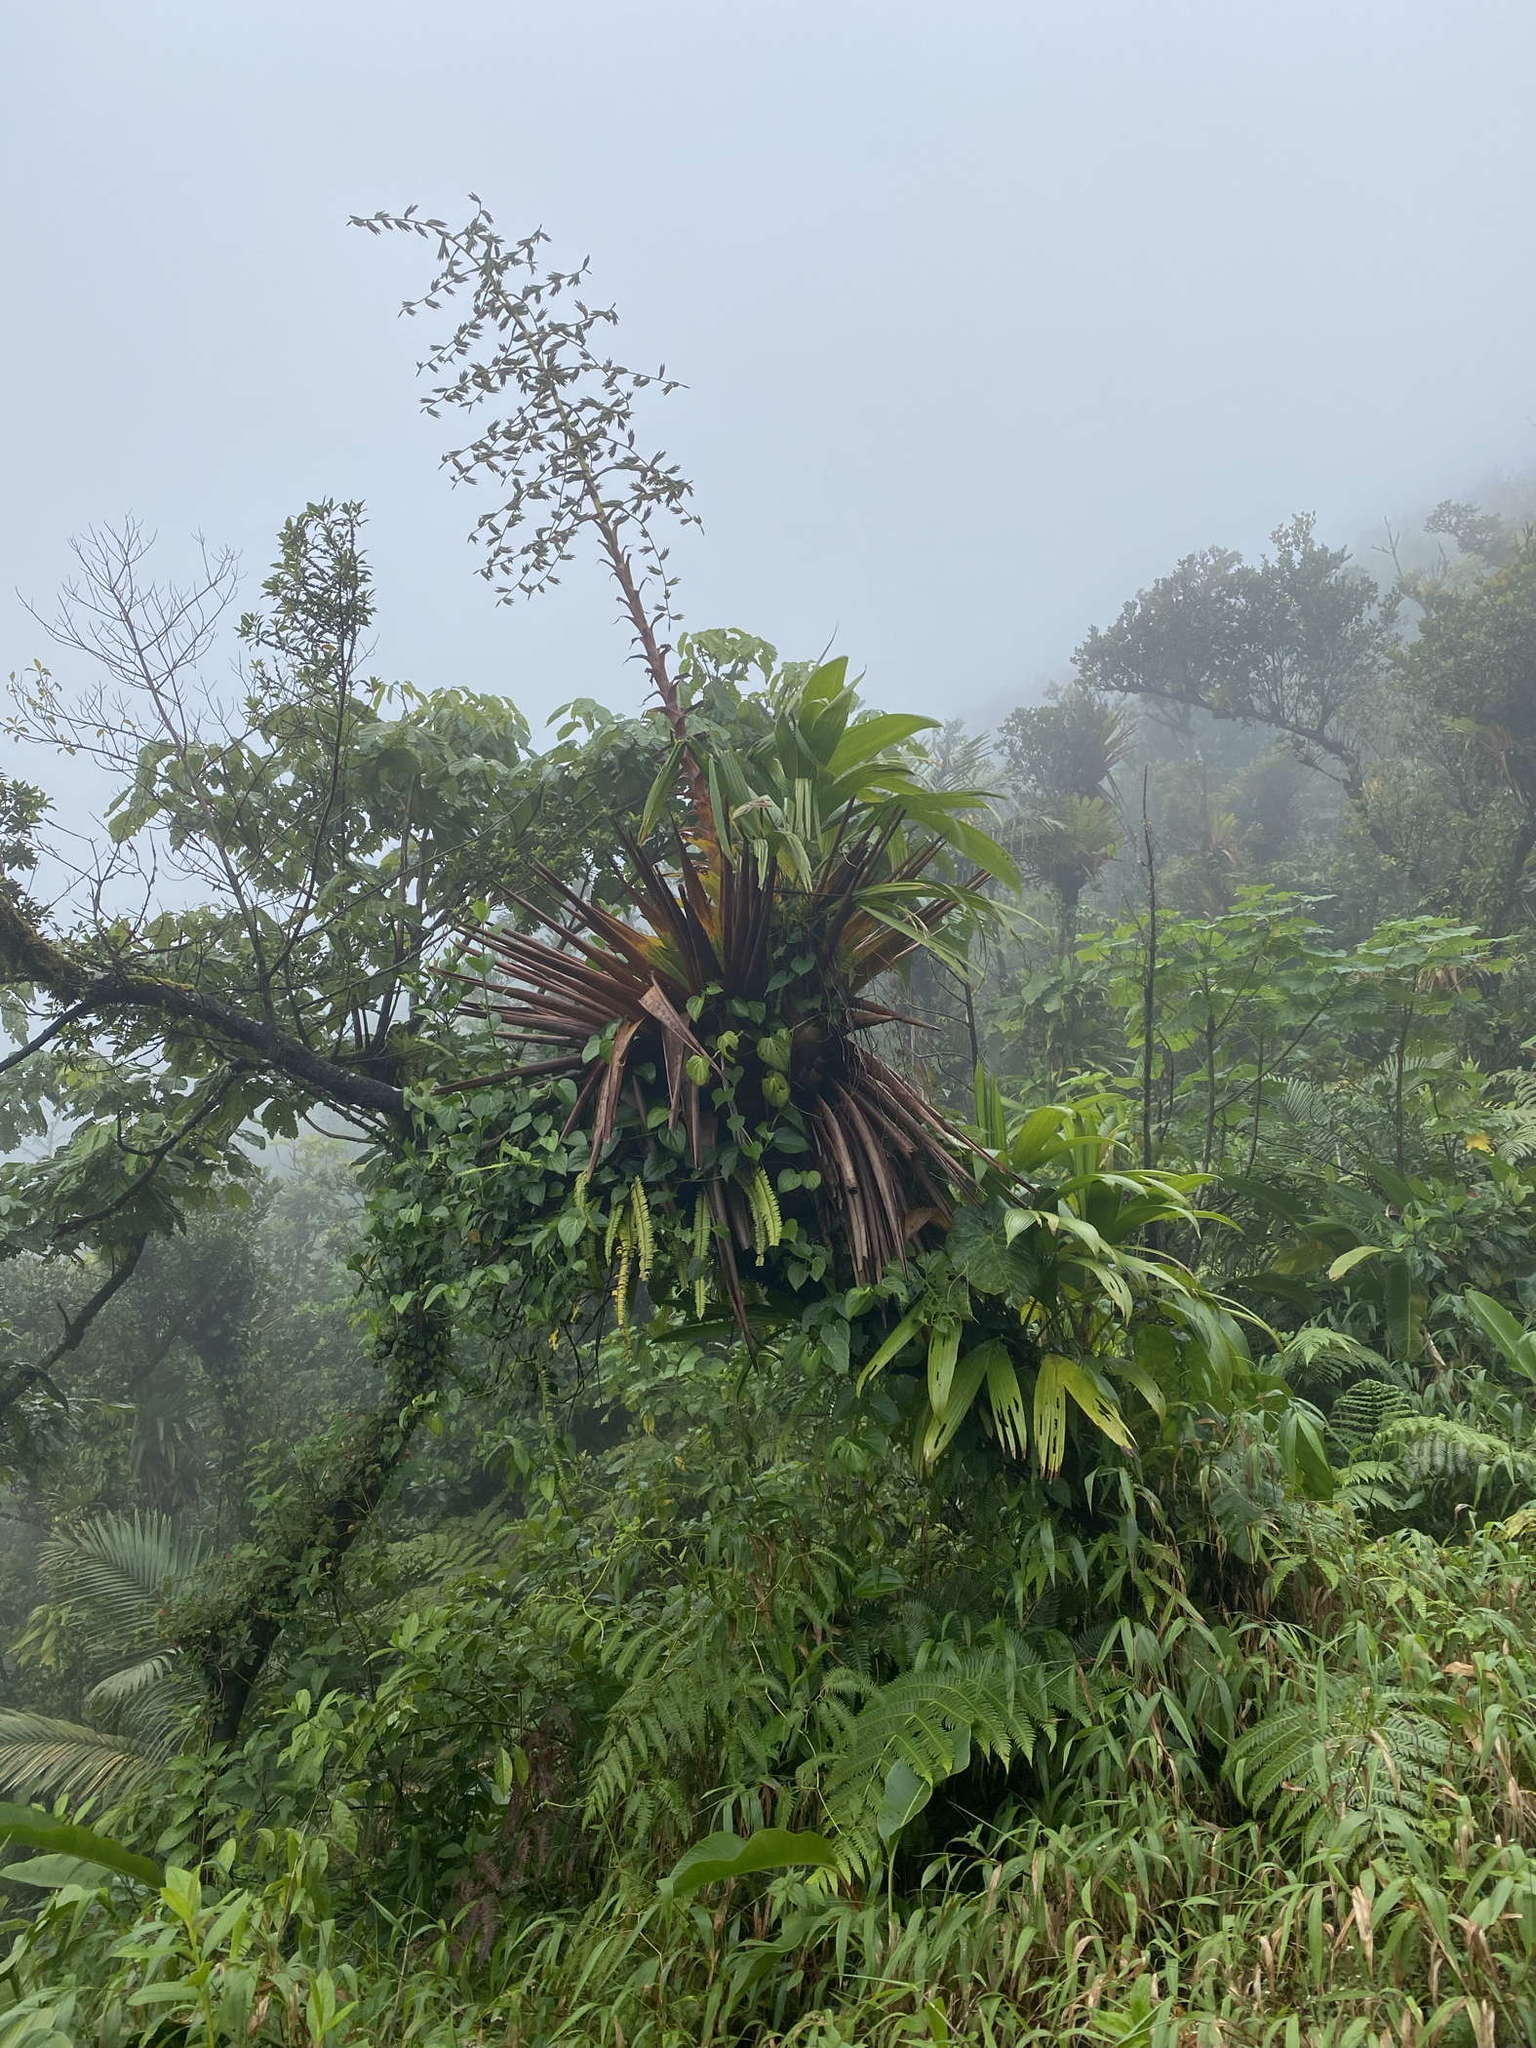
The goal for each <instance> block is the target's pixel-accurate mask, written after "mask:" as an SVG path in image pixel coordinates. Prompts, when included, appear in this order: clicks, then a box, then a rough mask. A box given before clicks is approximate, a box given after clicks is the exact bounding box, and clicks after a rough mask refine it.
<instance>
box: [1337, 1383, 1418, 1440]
mask: <svg viewBox="0 0 1536 2048" xmlns="http://www.w3.org/2000/svg"><path fill="white" fill-rule="evenodd" d="M1414 1406H1415V1404H1414V1399H1413V1396H1412V1395H1411V1394H1409V1393H1408V1392H1407V1390H1406V1389H1405V1388H1403V1387H1400V1386H1397V1385H1395V1384H1394V1383H1393V1382H1392V1381H1390V1380H1378V1379H1363V1380H1356V1381H1355V1383H1354V1385H1353V1386H1349V1387H1346V1388H1345V1389H1344V1391H1343V1393H1342V1394H1340V1396H1339V1397H1338V1399H1337V1400H1336V1401H1335V1402H1334V1404H1333V1407H1332V1408H1331V1409H1330V1410H1329V1413H1328V1427H1329V1429H1330V1431H1331V1432H1332V1434H1333V1435H1334V1436H1335V1437H1336V1438H1337V1439H1338V1441H1339V1442H1340V1443H1341V1444H1342V1445H1343V1447H1344V1449H1345V1450H1346V1451H1350V1452H1354V1451H1360V1450H1364V1448H1365V1447H1366V1445H1367V1444H1371V1443H1374V1441H1375V1439H1376V1438H1377V1436H1379V1434H1380V1433H1381V1431H1382V1430H1383V1429H1384V1428H1385V1426H1386V1425H1387V1424H1388V1423H1389V1422H1396V1421H1399V1420H1401V1419H1402V1418H1404V1417H1406V1416H1408V1415H1411V1414H1412V1413H1413V1412H1414Z"/></svg>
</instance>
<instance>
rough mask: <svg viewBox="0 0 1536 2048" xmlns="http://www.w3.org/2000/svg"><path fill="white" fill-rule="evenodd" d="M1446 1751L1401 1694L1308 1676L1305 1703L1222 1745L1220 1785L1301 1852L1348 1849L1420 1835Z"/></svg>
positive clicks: (1446, 1744) (1321, 1674)
mask: <svg viewBox="0 0 1536 2048" xmlns="http://www.w3.org/2000/svg"><path fill="white" fill-rule="evenodd" d="M1452 1749H1453V1741H1452V1737H1451V1735H1450V1733H1449V1732H1448V1731H1447V1730H1446V1729H1445V1728H1443V1727H1442V1726H1441V1725H1440V1724H1439V1723H1438V1722H1437V1721H1435V1720H1432V1719H1431V1718H1430V1717H1429V1716H1428V1715H1427V1714H1424V1713H1422V1712H1420V1711H1418V1710H1417V1708H1416V1706H1415V1705H1414V1703H1413V1698H1412V1695H1410V1694H1409V1693H1407V1692H1405V1691H1404V1690H1402V1689H1400V1688H1398V1687H1392V1686H1376V1685H1374V1684H1372V1683H1370V1682H1369V1681H1367V1680H1363V1679H1361V1678H1359V1677H1356V1676H1353V1675H1350V1676H1334V1675H1331V1674H1329V1673H1327V1672H1325V1671H1321V1670H1318V1671H1316V1672H1314V1673H1313V1675H1312V1694H1311V1697H1310V1698H1309V1699H1303V1700H1300V1701H1296V1702H1294V1703H1291V1704H1284V1705H1281V1706H1278V1707H1276V1708H1273V1709H1272V1710H1271V1711H1270V1712H1269V1713H1268V1714H1266V1715H1265V1716H1264V1717H1263V1718H1262V1719H1261V1720H1260V1721H1258V1722H1257V1723H1256V1724H1255V1725H1254V1726H1253V1727H1252V1728H1250V1729H1248V1730H1247V1731H1246V1732H1245V1733H1244V1734H1243V1735H1241V1736H1239V1737H1238V1739H1237V1740H1236V1741H1235V1742H1234V1743H1233V1744H1232V1746H1231V1749H1230V1750H1229V1752H1228V1756H1227V1777H1228V1779H1229V1781H1230V1783H1231V1785H1232V1788H1233V1790H1234V1792H1235V1793H1236V1794H1237V1796H1238V1797H1239V1799H1241V1800H1242V1801H1243V1803H1244V1805H1246V1806H1247V1807H1248V1808H1249V1809H1250V1810H1251V1811H1253V1812H1258V1813H1263V1812H1268V1813H1269V1814H1270V1815H1271V1817H1272V1819H1273V1821H1274V1822H1275V1823H1276V1824H1277V1825H1278V1826H1280V1827H1283V1828H1291V1829H1296V1830H1298V1831H1299V1832H1300V1833H1301V1834H1302V1836H1303V1839H1304V1841H1305V1843H1306V1845H1307V1847H1308V1848H1314V1849H1315V1848H1319V1847H1322V1846H1324V1845H1325V1844H1330V1845H1332V1846H1353V1845H1354V1843H1356V1842H1357V1841H1358V1840H1359V1839H1360V1838H1361V1837H1363V1836H1366V1835H1370V1834H1376V1835H1381V1834H1385V1833H1392V1832H1401V1831H1403V1830H1405V1829H1406V1830H1407V1831H1409V1832H1411V1833H1414V1834H1422V1833H1423V1832H1424V1830H1425V1828H1426V1827H1427V1825H1428V1823H1429V1820H1430V1817H1431V1806H1432V1800H1433V1795H1434V1790H1435V1787H1436V1786H1437V1784H1438V1783H1439V1782H1440V1781H1441V1780H1442V1779H1443V1778H1444V1776H1445V1774H1446V1772H1447V1770H1448V1769H1449V1766H1450V1763H1451V1755H1452Z"/></svg>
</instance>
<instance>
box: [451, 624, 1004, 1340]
mask: <svg viewBox="0 0 1536 2048" xmlns="http://www.w3.org/2000/svg"><path fill="white" fill-rule="evenodd" d="M757 708H758V710H759V712H760V714H761V715H760V716H759V717H758V718H757V719H756V725H757V728H758V730H757V732H756V735H755V736H754V737H749V738H747V739H745V740H742V739H740V738H739V737H738V736H737V735H736V734H734V733H733V734H732V735H731V737H730V738H729V739H727V738H725V737H722V736H721V735H720V733H719V730H718V728H716V727H713V726H709V725H707V724H706V725H702V727H701V729H700V730H696V731H695V730H681V731H680V730H678V728H677V726H676V725H675V724H674V744H673V745H672V747H671V748H670V750H669V752H668V755H667V757H666V760H665V761H664V763H663V766H662V769H661V773H660V774H659V776H658V777H657V780H656V783H655V786H654V788H653V790H652V792H651V797H650V800H649V802H648V804H647V806H646V811H645V815H644V817H643V818H642V819H641V820H640V821H639V826H638V829H637V830H636V831H635V832H632V833H631V832H621V833H619V835H618V838H619V843H620V844H621V845H622V848H623V859H622V862H617V861H616V863H615V868H616V890H617V893H616V895H615V894H614V892H613V891H612V890H610V891H609V892H607V893H608V894H609V895H610V897H611V898H612V900H613V902H614V904H615V906H616V907H607V906H606V905H604V904H600V903H598V902H596V901H594V900H592V898H591V897H590V896H584V895H582V894H580V893H579V892H578V891H576V890H574V889H572V888H571V887H569V886H568V884H567V883H565V882H564V881H562V880H561V879H560V878H559V877H557V876H555V875H553V874H551V873H549V872H548V871H541V873H540V877H539V879H540V881H541V883H542V884H543V886H544V889H545V890H546V891H547V892H548V898H549V903H553V904H556V905H558V906H559V907H558V909H556V910H554V911H553V912H552V911H551V909H550V908H549V904H548V903H546V905H545V906H543V907H536V906H535V905H534V904H533V903H532V902H531V901H530V900H529V899H528V898H527V897H526V896H524V895H521V894H516V895H513V896H512V897H511V898H510V900H511V901H512V902H514V903H515V904H516V905H517V906H518V908H519V909H520V910H521V911H522V912H523V913H525V914H526V915H527V917H528V918H529V919H530V920H531V922H532V926H533V929H530V930H519V929H517V928H516V927H515V926H513V925H511V924H506V923H497V924H487V925H481V926H477V927H475V928H473V929H472V930H469V931H468V932H466V937H467V938H469V939H470V941H471V943H472V945H473V947H474V949H475V953H476V955H477V956H478V962H479V973H478V976H477V990H476V994H475V996H474V997H473V998H472V999H471V1000H470V1001H469V1002H467V1003H466V1005H465V1007H466V1009H467V1010H470V1011H473V1012H475V1013H478V1014H480V1015H482V1016H484V1017H486V1018H488V1019H489V1020H490V1022H491V1024H492V1026H493V1028H494V1030H495V1032H496V1033H497V1035H498V1037H499V1038H501V1039H502V1040H503V1041H505V1042H506V1043H508V1044H509V1045H513V1046H516V1047H517V1048H518V1055H517V1057H518V1058H519V1060H520V1062H521V1064H520V1065H519V1066H518V1067H517V1068H515V1069H513V1070H512V1071H513V1072H515V1073H519V1074H522V1075H525V1076H529V1077H532V1076H534V1075H554V1074H560V1075H569V1076H571V1077H572V1078H573V1079H574V1080H575V1081H576V1083H577V1093H576V1098H575V1102H574V1104H573V1106H572V1108H571V1111H570V1116H569V1119H568V1129H572V1130H574V1129H579V1128H583V1127H584V1128H585V1129H586V1131H587V1133H588V1138H589V1151H588V1172H589V1174H590V1173H591V1171H592V1170H593V1168H594V1167H595V1166H596V1165H597V1163H598V1162H600V1161H601V1160H603V1158H604V1157H605V1155H606V1154H607V1152H608V1151H609V1148H610V1147H611V1146H612V1145H613V1144H614V1143H615V1142H616V1130H617V1126H618V1122H619V1118H620V1113H621V1108H622V1106H623V1105H624V1104H625V1102H626V1101H627V1102H628V1103H630V1104H631V1105H632V1106H633V1107H634V1109H635V1110H636V1112H637V1117H638V1122H639V1125H640V1127H641V1128H642V1129H656V1130H657V1131H658V1132H664V1133H667V1134H670V1135H669V1136H668V1138H667V1142H668V1143H669V1144H670V1145H671V1146H672V1147H673V1149H674V1153H675V1156H676V1157H677V1158H678V1161H679V1166H680V1170H681V1176H682V1178H683V1180H684V1181H685V1182H686V1183H691V1187H692V1194H693V1199H694V1205H695V1206H694V1212H693V1219H692V1226H691V1227H692V1235H693V1240H694V1243H695V1248H696V1250H697V1252H698V1253H699V1255H700V1259H699V1263H698V1264H696V1266H695V1285H696V1292H697V1293H699V1295H700V1298H701V1299H702V1287H701V1286H700V1284H699V1274H700V1269H701V1266H702V1263H703V1261H704V1255H705V1254H706V1253H707V1254H709V1255H710V1257H709V1263H710V1264H712V1265H713V1266H715V1267H717V1268H718V1270H719V1272H720V1273H721V1275H722V1277H723V1280H724V1285H725V1288H726V1292H727V1296H728V1298H729V1300H730V1302H731V1304H732V1306H733V1308H734V1310H735V1312H736V1314H737V1316H738V1317H744V1297H743V1291H742V1280H741V1269H740V1264H739V1255H740V1254H744V1253H750V1252H753V1251H754V1250H755V1251H756V1253H757V1254H758V1256H759V1257H760V1258H761V1256H762V1255H763V1253H764V1250H765V1248H766V1247H767V1246H770V1245H776V1244H777V1243H778V1242H779V1240H780V1233H781V1231H782V1229H783V1212H782V1209H781V1203H780V1198H781V1196H783V1195H785V1194H793V1195H795V1196H796V1197H797V1205H799V1206H805V1198H806V1197H809V1198H810V1201H809V1207H810V1209H811V1210H812V1212H813V1213H814V1215H815V1217H816V1220H817V1222H818V1224H819V1228H818V1230H817V1235H818V1236H819V1237H820V1239H821V1241H822V1242H823V1243H825V1244H831V1245H840V1246H845V1247H846V1249H847V1254H848V1258H849V1263H850V1268H851V1272H852V1275H853V1277H854V1278H855V1279H856V1280H858V1281H861V1282H870V1281H873V1280H876V1279H878V1277H879V1276H880V1275H881V1273H882V1272H884V1271H885V1269H886V1268H887V1266H888V1265H889V1264H890V1262H891V1261H892V1260H897V1259H901V1258H902V1257H904V1256H905V1254H906V1252H907V1249H908V1248H909V1247H910V1246H911V1245H912V1244H913V1243H914V1242H916V1241H918V1240H920V1239H921V1237H922V1234H923V1233H924V1231H925V1230H927V1229H929V1228H931V1227H933V1226H943V1225H944V1224H946V1223H947V1222H948V1220H949V1217H950V1215H951V1213H952V1208H953V1204H954V1201H955V1199H956V1198H957V1197H958V1196H961V1195H963V1194H964V1193H966V1192H973V1191H974V1189H975V1185H976V1174H977V1171H978V1168H979V1167H980V1166H981V1164H982V1161H981V1159H980V1157H979V1156H978V1155H977V1154H976V1152H975V1151H974V1148H973V1147H972V1146H971V1143H970V1141H969V1140H968V1139H967V1138H966V1137H965V1136H964V1135H963V1134H962V1133H961V1132H960V1131H959V1130H958V1129H957V1128H956V1127H955V1126H954V1125H952V1124H951V1123H950V1122H949V1121H948V1120H947V1119H946V1118H945V1117H943V1116H942V1115H940V1113H939V1112H938V1111H937V1110H936V1109H935V1108H934V1107H933V1106H932V1105H931V1104H930V1103H929V1102H928V1101H926V1100H925V1098H924V1096H923V1094H922V1092H921V1091H920V1089H919V1088H918V1087H916V1086H914V1084H913V1082H912V1081H911V1080H909V1079H907V1078H906V1077H905V1076H903V1075H902V1074H900V1073H898V1072H897V1071H896V1070H895V1068H894V1067H893V1066H892V1065H891V1064H890V1063H889V1062H888V1061H887V1060H885V1059H883V1058H882V1057H881V1056H880V1055H879V1053H878V1052H877V1051H875V1050H874V1048H873V1046H872V1045H871V1043H870V1042H869V1034H870V1033H872V1032H874V1031H875V1030H877V1028H878V1027H880V1026H883V1025H893V1024H897V1023H906V1022H911V1021H913V1020H910V1019H905V1018H903V1017H902V1016H901V1013H900V1012H898V1011H896V1010H893V1009H892V1008H890V1007H889V1006H888V1005H887V1004H886V1003H884V1002H883V1001H880V1000H878V999H877V998H876V997H875V996H874V995H872V994H871V992H870V991H871V989H872V987H873V985H874V984H876V983H877V982H878V981H879V980H880V978H881V977H883V976H887V975H889V974H890V973H891V971H892V970H893V969H894V968H896V967H897V965H898V963H900V962H901V961H903V960H904V959H906V958H907V957H908V956H910V955H911V954H913V953H914V952H915V951H917V950H919V949H926V950H927V951H928V952H930V953H932V954H934V955H936V956H937V957H938V958H939V959H940V960H941V961H943V962H945V963H947V964H948V965H950V966H951V967H954V968H956V969H957V970H959V971H963V969H964V960H963V952H962V947H961V940H962V938H963V933H964V927H965V926H966V925H968V924H970V925H974V924H976V923H977V922H978V921H980V920H982V919H986V918H990V917H993V916H995V915H996V911H995V907H994V906H993V904H992V903H991V902H990V901H989V900H988V899H987V898H986V896H985V895H984V894H983V893H982V891H981V888H980V886H979V884H980V883H981V882H982V881H983V880H984V878H985V877H986V876H987V875H992V876H999V877H1003V878H1005V879H1008V880H1010V881H1011V880H1012V879H1013V876H1012V869H1011V864H1010V863H1009V861H1008V858H1007V855H1006V854H1005V853H1004V852H1003V850H1002V848H1001V847H999V846H998V845H997V844H996V842H995V841H994V840H993V839H991V838H990V837H989V836H988V835H987V834H986V833H985V832H983V831H982V830H980V829H979V827H978V826H977V825H976V824H975V823H974V822H973V819H974V816H975V814H976V812H977V811H978V810H979V809H981V808H982V807H983V806H984V804H985V802H986V798H985V797H984V796H982V795H981V794H979V793H978V792H975V791H937V790H935V789H933V788H931V787H929V786H928V785H927V784H925V783H924V782H923V781H922V780H921V775H920V771H921V767H922V757H921V754H920V753H919V752H918V751H917V749H916V747H915V745H914V743H915V742H916V740H917V736H918V735H919V734H920V733H922V732H924V731H925V730H928V729H930V728H931V727H932V726H933V724H934V721H933V720H931V719H926V718H920V717H916V716H911V715H906V714H879V713H863V714H860V713H859V710H858V699H857V696H856V693H855V691H854V689H853V687H852V686H851V685H850V684H849V682H848V680H847V676H846V664H845V663H844V662H842V661H834V662H828V663H826V664H825V665H823V666H822V667H820V668H818V669H817V670H815V672H814V673H812V674H811V675H810V676H809V677H808V678H805V679H804V680H798V679H793V678H790V679H786V678H783V677H781V678H780V679H779V680H778V681H777V682H776V684H775V685H774V687H773V689H772V690H771V692H770V694H769V696H768V698H767V700H766V702H763V701H761V700H759V703H758V706H757ZM748 730H749V731H750V726H749V727H748ZM965 877H968V879H966V878H965ZM540 1048H542V1049H543V1054H542V1057H539V1056H536V1055H537V1051H538V1049H540ZM495 1078H503V1077H501V1076H498V1077H495ZM463 1085H467V1086H470V1087H474V1086H484V1085H486V1079H485V1077H481V1079H480V1080H478V1081H476V1082H471V1083H468V1084H463ZM770 1155H772V1156H770ZM796 1156H798V1162H799V1163H798V1164H795V1163H782V1164H777V1166H776V1170H773V1169H774V1168H775V1163H776V1160H782V1161H792V1160H794V1159H795V1158H796ZM679 1192H681V1193H686V1188H684V1189H683V1190H680V1191H679ZM648 1201H649V1197H648V1195H647V1193H646V1190H645V1188H644V1187H643V1185H641V1183H640V1182H639V1181H637V1182H636V1183H635V1198H634V1201H633V1203H632V1205H631V1207H630V1210H629V1211H627V1212H626V1211H624V1210H623V1209H622V1208H616V1209H615V1210H614V1212H613V1221H612V1222H611V1225H610V1244H611V1245H616V1246H617V1247H618V1249H619V1251H620V1252H621V1253H622V1254H623V1255H624V1259H625V1272H626V1275H627V1271H628V1265H629V1261H630V1259H631V1257H633V1259H634V1260H635V1261H637V1262H638V1263H639V1264H640V1265H641V1266H642V1267H643V1266H644V1264H645V1262H646V1258H647V1240H648V1236H649V1224H648V1217H647V1215H646V1213H645V1212H646V1208H647V1205H648Z"/></svg>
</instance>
